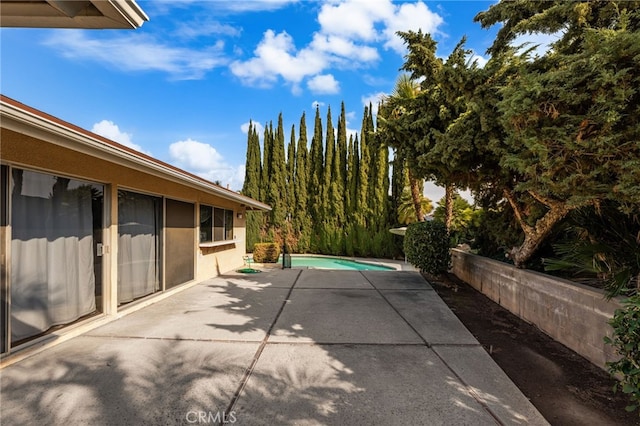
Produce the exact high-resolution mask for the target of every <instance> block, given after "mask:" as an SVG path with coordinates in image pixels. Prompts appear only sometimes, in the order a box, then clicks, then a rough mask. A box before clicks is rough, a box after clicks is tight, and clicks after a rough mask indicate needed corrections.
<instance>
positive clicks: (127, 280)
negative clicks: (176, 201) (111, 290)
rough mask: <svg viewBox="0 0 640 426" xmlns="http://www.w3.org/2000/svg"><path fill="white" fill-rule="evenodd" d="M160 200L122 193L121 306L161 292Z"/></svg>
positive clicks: (119, 200) (120, 243)
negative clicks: (159, 259) (159, 257)
mask: <svg viewBox="0 0 640 426" xmlns="http://www.w3.org/2000/svg"><path fill="white" fill-rule="evenodd" d="M159 201H160V200H159V199H158V198H155V197H150V196H148V195H142V194H136V193H132V192H127V191H119V192H118V303H126V302H130V301H132V300H134V299H137V298H139V297H142V296H146V295H147V294H151V293H153V292H155V291H157V290H158V289H159V287H160V272H159V262H158V256H159V238H158V232H159V222H160V202H159Z"/></svg>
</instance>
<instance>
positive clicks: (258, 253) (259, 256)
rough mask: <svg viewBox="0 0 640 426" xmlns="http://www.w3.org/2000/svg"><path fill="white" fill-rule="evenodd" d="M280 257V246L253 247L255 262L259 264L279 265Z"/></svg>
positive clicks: (263, 245)
mask: <svg viewBox="0 0 640 426" xmlns="http://www.w3.org/2000/svg"><path fill="white" fill-rule="evenodd" d="M279 257H280V245H279V244H276V243H256V244H254V246H253V260H254V261H255V262H257V263H277V262H278V258H279Z"/></svg>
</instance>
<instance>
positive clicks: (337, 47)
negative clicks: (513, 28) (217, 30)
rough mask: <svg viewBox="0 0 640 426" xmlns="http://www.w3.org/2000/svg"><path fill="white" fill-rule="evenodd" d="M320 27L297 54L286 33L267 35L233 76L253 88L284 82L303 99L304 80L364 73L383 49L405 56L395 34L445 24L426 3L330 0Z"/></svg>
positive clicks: (236, 63) (234, 69)
mask: <svg viewBox="0 0 640 426" xmlns="http://www.w3.org/2000/svg"><path fill="white" fill-rule="evenodd" d="M318 23H319V24H320V28H319V29H318V30H317V31H316V32H315V33H314V34H313V38H312V41H311V42H310V43H309V44H308V45H306V46H303V47H302V48H299V49H298V48H296V46H295V43H294V40H293V38H292V37H291V36H290V35H289V34H288V33H286V32H284V31H283V32H280V33H276V32H275V31H274V30H268V31H266V32H265V33H264V35H263V38H262V40H261V41H260V43H259V44H258V46H257V47H256V49H255V50H254V52H253V57H251V58H249V59H246V60H236V61H234V62H233V63H232V64H231V66H230V69H231V72H232V73H233V74H234V75H235V76H236V77H238V78H239V79H240V80H241V81H242V82H243V83H244V84H247V85H252V86H258V87H272V86H273V85H274V84H276V83H277V82H279V81H284V83H285V84H288V85H290V86H291V88H292V91H293V92H294V94H299V93H300V91H301V87H300V84H301V82H302V81H303V80H304V79H315V78H317V77H316V76H318V75H320V74H328V73H327V72H326V71H327V70H328V69H330V68H332V67H338V68H350V69H353V68H354V67H355V66H357V67H359V68H365V67H367V66H369V65H371V64H372V63H374V62H376V61H378V60H379V59H380V55H379V53H378V48H379V47H380V46H384V47H385V48H387V49H393V50H394V51H396V52H398V53H400V54H404V53H405V52H406V48H405V47H404V44H403V42H402V40H401V39H400V38H399V37H398V36H397V35H396V34H395V33H396V31H398V30H404V31H406V30H414V31H417V30H418V29H421V30H422V31H423V32H429V33H435V32H437V30H438V27H439V26H440V25H441V24H442V23H443V19H442V17H441V16H440V15H438V14H437V13H435V12H432V11H431V10H430V9H429V8H428V7H427V6H426V4H425V3H423V2H422V1H420V2H417V3H403V4H400V5H396V4H394V3H392V2H391V0H376V1H370V0H330V1H327V2H326V3H324V4H323V5H322V6H321V8H320V11H319V12H318ZM307 87H309V88H310V89H311V88H312V87H315V82H311V81H308V82H307Z"/></svg>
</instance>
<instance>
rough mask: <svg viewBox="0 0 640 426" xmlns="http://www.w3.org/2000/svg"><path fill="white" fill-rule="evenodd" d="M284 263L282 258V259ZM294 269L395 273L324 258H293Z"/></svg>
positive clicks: (379, 267) (348, 261)
mask: <svg viewBox="0 0 640 426" xmlns="http://www.w3.org/2000/svg"><path fill="white" fill-rule="evenodd" d="M280 263H282V257H280ZM291 267H292V268H305V267H306V268H310V269H341V270H351V271H395V268H391V267H388V266H382V265H375V264H373V263H367V262H358V261H355V260H350V259H342V258H339V257H322V256H291Z"/></svg>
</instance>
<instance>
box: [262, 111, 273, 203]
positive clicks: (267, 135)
mask: <svg viewBox="0 0 640 426" xmlns="http://www.w3.org/2000/svg"><path fill="white" fill-rule="evenodd" d="M270 127H273V126H272V123H269V124H267V125H265V126H264V136H263V137H262V173H261V177H260V201H265V202H266V201H267V198H268V196H269V179H270V176H271V150H272V146H273V140H272V137H271V132H270V130H269V128H270Z"/></svg>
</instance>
